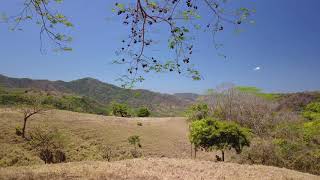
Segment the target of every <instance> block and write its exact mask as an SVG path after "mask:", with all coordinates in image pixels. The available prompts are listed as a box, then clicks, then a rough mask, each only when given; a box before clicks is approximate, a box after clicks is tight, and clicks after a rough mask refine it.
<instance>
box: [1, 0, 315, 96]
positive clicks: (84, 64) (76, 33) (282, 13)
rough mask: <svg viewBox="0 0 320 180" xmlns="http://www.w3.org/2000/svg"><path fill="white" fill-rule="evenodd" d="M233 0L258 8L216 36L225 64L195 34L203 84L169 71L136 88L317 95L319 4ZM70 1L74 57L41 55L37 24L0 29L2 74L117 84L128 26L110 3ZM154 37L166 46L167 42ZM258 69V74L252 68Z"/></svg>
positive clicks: (11, 1)
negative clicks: (235, 88) (224, 86)
mask: <svg viewBox="0 0 320 180" xmlns="http://www.w3.org/2000/svg"><path fill="white" fill-rule="evenodd" d="M239 1H240V2H244V5H246V4H248V3H249V4H250V6H251V7H254V8H255V9H256V10H257V13H256V14H255V16H254V19H255V21H256V23H255V24H254V25H250V26H245V27H244V30H243V32H242V33H240V34H237V33H235V32H226V33H223V34H220V35H219V36H218V39H219V41H221V42H222V43H223V44H224V48H223V49H222V51H223V53H224V54H226V55H227V56H228V58H227V59H223V58H221V57H219V56H218V55H217V54H218V52H217V51H216V50H215V49H214V47H213V45H212V42H211V40H210V39H211V37H209V35H208V34H206V33H198V34H197V36H196V37H197V41H196V43H195V50H194V53H193V56H192V59H193V63H195V64H196V67H197V68H198V69H199V70H200V72H201V73H202V76H203V78H204V79H203V80H201V81H193V80H191V79H189V78H186V77H182V76H178V75H176V74H172V73H169V74H149V75H146V76H145V77H146V78H147V79H146V81H144V82H143V83H140V84H137V85H136V86H137V87H136V88H144V89H150V90H154V91H158V92H165V93H175V92H196V93H202V92H204V91H205V90H206V89H209V88H213V87H215V86H217V85H218V84H220V83H223V82H232V83H234V84H236V85H246V86H256V87H259V88H262V89H264V90H265V91H268V92H293V91H304V90H320V78H319V77H320V45H319V42H320V23H319V18H320V11H319V7H320V1H318V0H306V1H301V0H250V1H247V0H242V1H241V0H239ZM22 2H23V1H22V0H0V4H1V6H0V12H6V13H7V14H14V12H18V10H19V9H20V8H21V6H20V5H21V3H22ZM74 2H75V1H67V0H66V1H65V2H64V4H63V7H62V12H63V13H64V14H66V15H67V16H69V17H70V20H71V21H72V22H73V23H74V24H75V27H74V28H73V29H72V30H70V33H71V35H72V36H73V38H74V42H73V43H72V47H73V49H74V50H73V51H72V52H68V53H55V52H52V51H50V49H48V52H47V53H45V54H42V53H40V50H39V47H40V41H39V29H38V27H37V26H36V25H35V24H24V26H23V28H24V30H23V31H22V32H11V31H9V30H8V26H7V25H5V24H0V74H4V75H7V76H12V77H29V78H34V79H50V80H65V81H70V80H74V79H78V78H83V77H93V78H97V79H99V80H101V81H104V82H108V83H112V84H117V85H119V82H117V81H115V79H117V78H118V77H119V76H120V75H122V74H123V73H124V72H125V67H123V66H119V65H112V64H111V61H112V60H114V58H116V55H115V50H116V49H117V48H119V47H120V46H121V43H120V41H121V39H123V38H124V37H126V35H127V33H128V29H127V28H126V27H124V26H123V25H122V24H121V22H120V21H119V19H117V18H114V16H113V15H112V12H111V8H112V6H113V4H114V1H109V0H108V1H106V0H104V1H103V0H95V1H94V2H91V1H77V3H74ZM119 2H121V1H119ZM208 13H209V12H208ZM208 13H206V12H204V14H208ZM110 17H112V18H111V19H110ZM203 18H204V19H206V17H205V16H204V17H203ZM160 32H161V30H160ZM159 37H163V36H159ZM159 40H160V41H162V42H167V39H165V38H162V39H161V38H160V39H159ZM168 51H169V50H168V49H167V48H166V46H159V49H158V51H157V52H155V54H157V55H159V54H161V55H160V56H163V57H159V58H167V56H168V55H169V53H168ZM256 67H260V69H259V70H254V69H255V68H256Z"/></svg>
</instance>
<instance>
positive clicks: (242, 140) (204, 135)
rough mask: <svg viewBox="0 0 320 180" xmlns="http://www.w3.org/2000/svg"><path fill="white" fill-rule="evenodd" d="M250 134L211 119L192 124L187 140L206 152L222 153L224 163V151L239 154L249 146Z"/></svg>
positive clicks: (234, 124)
mask: <svg viewBox="0 0 320 180" xmlns="http://www.w3.org/2000/svg"><path fill="white" fill-rule="evenodd" d="M250 136H251V132H250V130H249V129H247V128H243V127H240V126H239V125H238V124H236V123H234V122H226V121H218V120H215V119H212V118H207V119H202V120H198V121H194V122H192V124H191V126H190V134H189V139H190V142H192V143H193V144H194V145H195V146H197V147H200V148H203V149H204V150H206V151H211V150H214V149H217V150H220V151H221V153H222V158H221V160H222V161H224V153H225V150H231V149H234V150H235V151H236V152H237V153H241V151H242V148H243V147H244V146H249V145H250V140H249V138H250Z"/></svg>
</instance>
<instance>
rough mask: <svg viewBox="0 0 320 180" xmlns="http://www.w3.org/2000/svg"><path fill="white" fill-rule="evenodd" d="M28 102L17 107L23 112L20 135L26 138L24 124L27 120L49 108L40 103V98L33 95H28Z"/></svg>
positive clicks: (25, 124)
mask: <svg viewBox="0 0 320 180" xmlns="http://www.w3.org/2000/svg"><path fill="white" fill-rule="evenodd" d="M29 102H30V103H29V104H27V105H21V106H20V107H19V109H18V111H19V112H21V113H22V114H23V126H22V137H23V138H26V126H27V122H28V120H29V119H30V118H31V117H32V116H34V115H36V114H43V113H45V112H46V111H48V110H49V108H48V107H47V106H46V107H45V106H43V105H42V100H41V99H39V98H35V97H29Z"/></svg>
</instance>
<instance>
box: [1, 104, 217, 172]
mask: <svg viewBox="0 0 320 180" xmlns="http://www.w3.org/2000/svg"><path fill="white" fill-rule="evenodd" d="M137 122H141V123H142V126H138V125H137ZM43 123H47V124H49V126H53V127H58V129H60V130H61V131H63V133H64V134H66V135H67V137H69V142H70V144H69V146H68V147H69V148H67V160H68V161H83V160H87V161H92V160H103V159H102V157H101V155H100V154H99V153H100V152H99V151H100V150H99V147H101V146H102V145H107V146H110V147H111V148H112V151H113V154H114V157H113V158H112V160H121V159H127V158H130V157H128V152H129V151H130V149H132V146H131V145H129V144H128V141H127V138H128V137H129V136H132V135H139V136H140V139H141V144H142V148H141V149H140V151H142V154H143V157H170V158H189V157H190V143H189V141H188V137H187V130H188V127H187V124H186V122H185V119H184V118H179V117H174V118H171V117H169V118H153V117H152V118H151V117H150V118H118V117H110V116H100V115H93V114H84V113H75V112H69V111H60V110H53V111H51V112H48V113H46V114H44V115H36V116H35V117H33V119H31V120H30V121H29V123H28V125H27V134H28V132H30V131H31V130H32V129H33V128H34V127H35V126H37V125H39V124H43ZM19 125H20V126H21V125H22V116H21V114H19V113H17V112H16V111H13V110H10V109H7V110H5V109H0V135H1V136H0V145H1V147H4V146H11V145H14V146H15V147H16V149H18V150H17V151H19V152H20V151H23V153H27V154H29V155H30V156H31V157H32V158H30V160H28V161H27V162H22V163H17V164H16V165H28V163H29V164H39V162H40V163H41V161H40V160H39V159H38V160H36V159H37V157H36V156H35V155H34V156H32V153H31V154H30V151H27V150H25V149H26V145H25V144H23V141H22V139H21V138H20V137H18V136H16V135H15V127H16V126H19ZM0 150H1V148H0ZM2 150H3V151H5V149H3V148H2ZM8 150H9V149H8ZM10 151H11V149H10ZM3 153H5V152H3ZM0 156H1V151H0ZM214 156H215V154H214V153H204V152H202V153H198V156H197V157H198V158H200V159H201V158H202V159H206V160H208V159H211V160H213V159H214ZM1 166H4V165H1V157H0V167H1Z"/></svg>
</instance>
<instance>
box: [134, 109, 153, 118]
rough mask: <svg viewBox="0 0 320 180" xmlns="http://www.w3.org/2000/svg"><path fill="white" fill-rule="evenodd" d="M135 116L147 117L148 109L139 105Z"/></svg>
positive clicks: (148, 114)
mask: <svg viewBox="0 0 320 180" xmlns="http://www.w3.org/2000/svg"><path fill="white" fill-rule="evenodd" d="M137 116H138V117H149V116H150V111H149V109H148V108H146V107H141V108H139V109H138V110H137Z"/></svg>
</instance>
